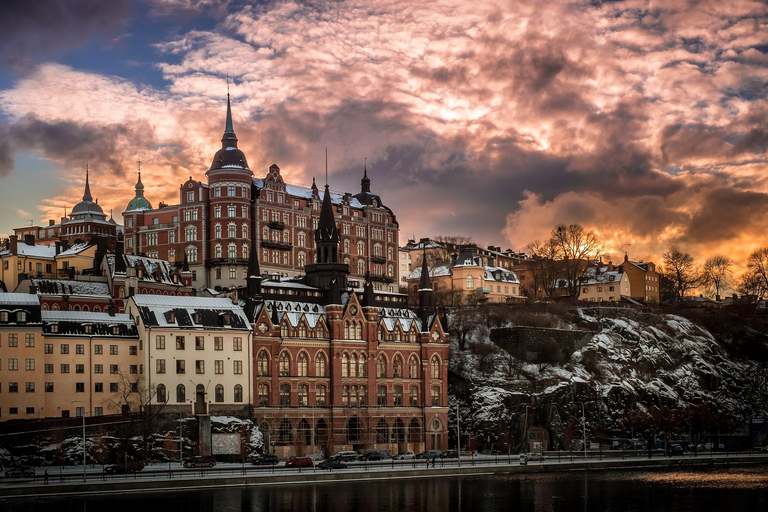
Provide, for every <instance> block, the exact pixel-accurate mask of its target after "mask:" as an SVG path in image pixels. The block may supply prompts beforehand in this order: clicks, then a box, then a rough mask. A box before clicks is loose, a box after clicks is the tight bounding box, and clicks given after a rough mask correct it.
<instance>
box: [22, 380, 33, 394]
mask: <svg viewBox="0 0 768 512" xmlns="http://www.w3.org/2000/svg"><path fill="white" fill-rule="evenodd" d="M24 391H26V392H27V393H34V392H35V383H34V382H26V383H25V384H24Z"/></svg>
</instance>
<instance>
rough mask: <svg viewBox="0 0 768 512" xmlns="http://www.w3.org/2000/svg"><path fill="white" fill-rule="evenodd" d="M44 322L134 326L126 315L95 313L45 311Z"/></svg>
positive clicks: (131, 319)
mask: <svg viewBox="0 0 768 512" xmlns="http://www.w3.org/2000/svg"><path fill="white" fill-rule="evenodd" d="M42 317H43V322H92V323H108V324H130V325H134V321H133V318H131V316H130V315H127V314H125V313H115V315H114V316H111V315H110V314H109V313H99V312H93V311H43V312H42Z"/></svg>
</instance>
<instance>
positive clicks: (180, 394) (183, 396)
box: [176, 384, 187, 403]
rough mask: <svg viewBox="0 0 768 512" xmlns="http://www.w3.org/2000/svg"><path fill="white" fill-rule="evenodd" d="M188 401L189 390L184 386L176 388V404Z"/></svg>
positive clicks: (180, 385)
mask: <svg viewBox="0 0 768 512" xmlns="http://www.w3.org/2000/svg"><path fill="white" fill-rule="evenodd" d="M186 401H187V390H186V389H185V388H184V384H179V385H178V386H176V402H177V403H184V402H186Z"/></svg>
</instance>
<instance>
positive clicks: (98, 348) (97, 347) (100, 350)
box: [93, 345, 104, 354]
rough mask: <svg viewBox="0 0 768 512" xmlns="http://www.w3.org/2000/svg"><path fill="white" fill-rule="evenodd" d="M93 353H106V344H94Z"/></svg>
mask: <svg viewBox="0 0 768 512" xmlns="http://www.w3.org/2000/svg"><path fill="white" fill-rule="evenodd" d="M93 353H94V354H103V353H104V345H94V346H93Z"/></svg>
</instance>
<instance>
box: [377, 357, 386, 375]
mask: <svg viewBox="0 0 768 512" xmlns="http://www.w3.org/2000/svg"><path fill="white" fill-rule="evenodd" d="M386 376H387V359H386V358H385V357H384V354H381V355H380V356H379V358H378V359H377V360H376V377H379V378H381V377H386Z"/></svg>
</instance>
